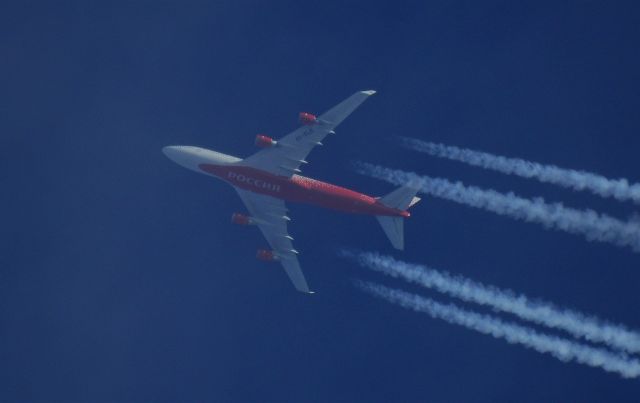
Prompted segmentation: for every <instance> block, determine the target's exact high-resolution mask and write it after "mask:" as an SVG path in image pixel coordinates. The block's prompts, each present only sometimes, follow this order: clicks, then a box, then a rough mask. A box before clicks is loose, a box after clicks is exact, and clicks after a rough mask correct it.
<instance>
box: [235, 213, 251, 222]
mask: <svg viewBox="0 0 640 403" xmlns="http://www.w3.org/2000/svg"><path fill="white" fill-rule="evenodd" d="M231 222H232V223H234V224H238V225H251V224H253V220H252V219H251V217H249V216H246V215H244V214H240V213H233V214H231Z"/></svg>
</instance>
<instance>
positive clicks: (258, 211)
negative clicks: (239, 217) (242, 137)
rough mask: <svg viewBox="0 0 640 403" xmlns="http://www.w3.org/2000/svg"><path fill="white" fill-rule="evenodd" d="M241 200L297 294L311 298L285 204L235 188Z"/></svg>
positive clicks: (269, 197) (278, 200)
mask: <svg viewBox="0 0 640 403" xmlns="http://www.w3.org/2000/svg"><path fill="white" fill-rule="evenodd" d="M235 189H236V191H237V192H238V194H239V195H240V198H241V199H242V201H243V202H244V204H245V205H246V206H247V210H249V214H251V217H252V219H253V220H254V221H255V223H256V225H257V226H258V228H260V231H262V235H264V237H265V238H266V239H267V242H268V243H269V245H271V249H273V251H274V254H275V255H276V256H277V257H278V259H279V262H280V263H281V264H282V266H283V267H284V271H285V272H286V273H287V276H289V279H290V280H291V282H292V283H293V285H294V287H296V289H297V290H298V291H302V292H306V293H309V294H312V293H313V292H312V291H310V290H309V286H308V285H307V280H305V278H304V274H303V273H302V269H300V263H298V257H297V254H298V252H297V251H296V250H295V249H293V243H292V242H291V241H292V240H293V238H292V237H291V236H289V234H288V232H287V222H288V221H290V218H289V217H287V208H286V207H285V205H284V201H282V200H280V199H276V198H274V197H271V196H266V195H261V194H257V193H253V192H249V191H246V190H243V189H240V188H235Z"/></svg>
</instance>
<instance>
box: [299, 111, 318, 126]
mask: <svg viewBox="0 0 640 403" xmlns="http://www.w3.org/2000/svg"><path fill="white" fill-rule="evenodd" d="M298 118H299V119H300V123H302V124H303V125H314V124H316V123H317V122H318V118H317V117H316V115H314V114H312V113H309V112H300V114H299V115H298Z"/></svg>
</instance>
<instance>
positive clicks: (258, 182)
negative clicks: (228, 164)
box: [227, 172, 280, 192]
mask: <svg viewBox="0 0 640 403" xmlns="http://www.w3.org/2000/svg"><path fill="white" fill-rule="evenodd" d="M227 177H228V178H229V179H232V180H235V181H237V182H244V183H246V184H248V185H251V186H255V187H257V188H260V189H266V190H271V191H274V192H279V191H280V185H276V184H273V183H269V182H265V181H263V180H262V179H256V178H252V177H250V176H246V175H243V174H239V173H236V172H229V173H228V174H227Z"/></svg>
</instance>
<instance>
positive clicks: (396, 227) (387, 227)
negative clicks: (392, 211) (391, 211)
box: [376, 215, 404, 250]
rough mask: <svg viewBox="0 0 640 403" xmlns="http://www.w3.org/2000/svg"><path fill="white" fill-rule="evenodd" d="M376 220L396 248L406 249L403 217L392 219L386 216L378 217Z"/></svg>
mask: <svg viewBox="0 0 640 403" xmlns="http://www.w3.org/2000/svg"><path fill="white" fill-rule="evenodd" d="M376 219H377V220H378V222H379V223H380V225H381V226H382V229H383V230H384V233H385V234H387V238H389V241H391V245H393V247H394V248H396V249H399V250H403V249H404V230H403V227H404V219H403V218H402V217H390V216H384V215H378V216H376Z"/></svg>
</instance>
